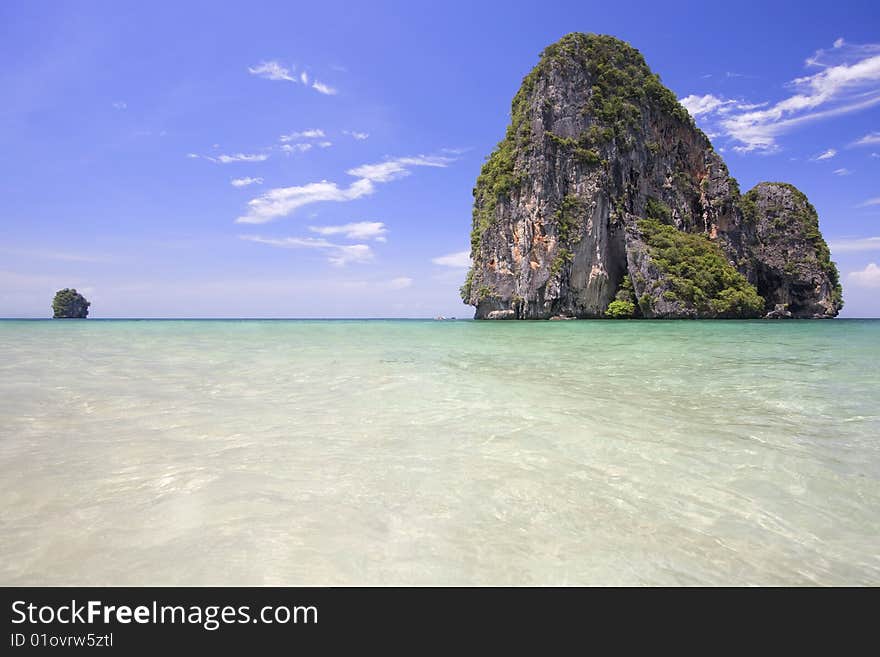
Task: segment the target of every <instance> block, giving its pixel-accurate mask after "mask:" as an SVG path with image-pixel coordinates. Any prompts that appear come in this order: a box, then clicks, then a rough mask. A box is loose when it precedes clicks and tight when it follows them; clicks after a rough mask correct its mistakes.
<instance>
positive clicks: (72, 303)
mask: <svg viewBox="0 0 880 657" xmlns="http://www.w3.org/2000/svg"><path fill="white" fill-rule="evenodd" d="M90 305H92V304H91V303H89V302H88V301H86V298H85V297H84V296H83V295H81V294H80V293H79V292H77V291H76V290H75V289H72V288H67V287H66V288H64V289H63V290H58V292H56V293H55V298H54V299H53V300H52V313H53V314H52V317H53V319H85V318H86V317H88V316H89V306H90Z"/></svg>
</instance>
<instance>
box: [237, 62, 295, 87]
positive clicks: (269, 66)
mask: <svg viewBox="0 0 880 657" xmlns="http://www.w3.org/2000/svg"><path fill="white" fill-rule="evenodd" d="M248 73H250V74H251V75H256V76H257V77H260V78H265V79H266V80H284V81H287V82H296V78H295V77H293V69H291V68H287V67H286V66H282V65H281V64H279V63H278V62H277V61H275V60H270V61H265V62H260V63H259V64H257V65H256V66H249V67H248Z"/></svg>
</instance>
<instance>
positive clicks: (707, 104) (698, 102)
mask: <svg viewBox="0 0 880 657" xmlns="http://www.w3.org/2000/svg"><path fill="white" fill-rule="evenodd" d="M678 102H680V103H681V104H682V105H684V107H685V109H686V110H687V111H688V112H690V113H691V116H694V117H697V116H700V115H701V114H708V113H709V112H714V111H715V110H717V109H718V108H719V107H721V106H722V105H728V104H730V103H736V101H735V100H724V99H723V98H719V97H718V96H715V95H713V94H706V95H704V96H697V95H696V94H691V95H690V96H685V97H684V98H680V99H679V101H678Z"/></svg>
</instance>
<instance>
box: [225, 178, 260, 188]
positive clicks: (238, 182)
mask: <svg viewBox="0 0 880 657" xmlns="http://www.w3.org/2000/svg"><path fill="white" fill-rule="evenodd" d="M230 182H231V184H232V186H233V187H247V186H248V185H262V184H263V179H262V178H250V177H245V178H233V179H232V180H231V181H230Z"/></svg>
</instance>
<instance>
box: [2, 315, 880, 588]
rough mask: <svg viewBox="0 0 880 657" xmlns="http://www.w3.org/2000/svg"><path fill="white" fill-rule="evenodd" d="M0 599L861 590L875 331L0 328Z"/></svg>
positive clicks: (878, 545)
mask: <svg viewBox="0 0 880 657" xmlns="http://www.w3.org/2000/svg"><path fill="white" fill-rule="evenodd" d="M0 554H2V559H0V584H7V585H10V584H11V585H17V584H119V585H121V584H875V585H876V584H880V322H878V321H855V320H852V321H849V320H835V321H825V322H778V323H777V322H586V321H584V322H509V323H508V322H497V323H489V322H431V321H425V322H421V321H141V322H138V321H95V320H88V321H85V322H76V321H68V322H62V321H55V322H52V321H45V322H28V321H4V322H0Z"/></svg>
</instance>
